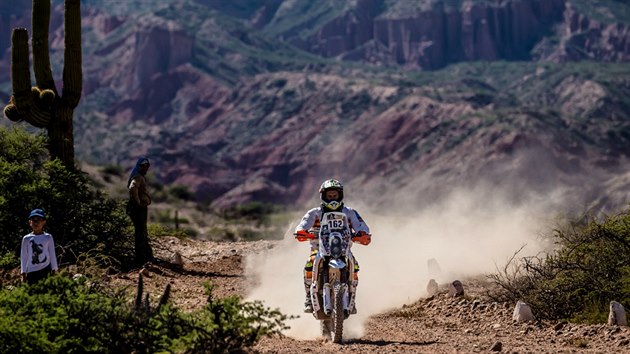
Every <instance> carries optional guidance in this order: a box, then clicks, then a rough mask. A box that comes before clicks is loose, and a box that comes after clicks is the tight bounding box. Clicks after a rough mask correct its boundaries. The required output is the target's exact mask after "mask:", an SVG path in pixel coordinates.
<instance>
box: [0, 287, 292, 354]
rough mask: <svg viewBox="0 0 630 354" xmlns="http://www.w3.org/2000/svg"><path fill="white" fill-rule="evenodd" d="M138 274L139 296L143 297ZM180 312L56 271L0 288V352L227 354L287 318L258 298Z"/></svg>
mask: <svg viewBox="0 0 630 354" xmlns="http://www.w3.org/2000/svg"><path fill="white" fill-rule="evenodd" d="M141 284H142V279H141V278H140V279H139V288H138V293H137V295H138V297H139V298H141V299H148V296H143V295H145V294H143V291H142V285H141ZM208 289H209V296H208V303H207V305H206V306H205V307H203V308H202V309H201V310H198V311H195V312H192V313H184V312H182V311H180V310H178V309H177V308H175V307H173V306H170V305H168V303H167V301H166V300H167V299H168V288H167V290H166V291H165V294H164V295H163V297H162V298H161V299H160V302H159V303H158V304H157V306H150V305H149V304H148V301H144V302H143V301H140V302H136V303H135V305H132V304H131V303H130V302H129V301H128V298H129V296H128V294H126V293H125V292H124V291H120V290H113V289H109V288H106V287H103V286H101V284H100V283H96V282H90V281H88V279H86V278H79V279H77V280H73V279H71V278H68V277H65V276H62V275H61V276H53V277H50V278H48V279H45V280H43V281H41V282H39V283H37V284H34V285H25V284H24V285H22V286H18V287H16V288H13V289H11V290H9V289H1V290H0V352H2V353H36V352H42V353H132V352H134V353H157V352H189V353H228V352H234V351H238V350H243V349H245V348H247V347H249V346H252V345H253V344H255V343H256V342H257V341H258V340H259V339H260V338H262V337H263V336H270V335H274V334H279V333H280V331H281V330H283V329H285V328H286V326H285V325H284V323H283V322H284V320H286V319H287V317H286V316H285V315H282V314H281V313H279V312H278V311H276V310H269V309H267V308H265V307H264V306H263V305H262V304H261V303H259V302H242V301H241V300H240V299H239V298H237V297H230V298H226V299H221V300H215V299H213V298H212V296H211V288H210V287H209V288H208Z"/></svg>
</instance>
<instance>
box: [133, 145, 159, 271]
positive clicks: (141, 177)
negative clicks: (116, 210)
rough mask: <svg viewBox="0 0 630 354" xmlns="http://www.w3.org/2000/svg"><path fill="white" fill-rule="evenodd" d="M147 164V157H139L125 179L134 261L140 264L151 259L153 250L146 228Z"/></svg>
mask: <svg viewBox="0 0 630 354" xmlns="http://www.w3.org/2000/svg"><path fill="white" fill-rule="evenodd" d="M149 166H151V164H150V163H149V159H147V158H146V157H141V158H139V159H138V161H137V162H136V166H135V167H134V168H133V170H132V171H131V174H130V175H129V180H128V181H127V189H129V202H128V204H127V214H129V217H130V218H131V221H132V222H133V227H134V240H135V253H136V262H138V263H140V264H144V263H146V262H149V261H152V260H153V250H152V249H151V245H150V244H149V232H148V230H147V218H148V212H149V210H148V206H149V205H150V204H151V196H150V195H149V191H148V189H147V181H146V179H145V175H146V174H147V171H148V170H149Z"/></svg>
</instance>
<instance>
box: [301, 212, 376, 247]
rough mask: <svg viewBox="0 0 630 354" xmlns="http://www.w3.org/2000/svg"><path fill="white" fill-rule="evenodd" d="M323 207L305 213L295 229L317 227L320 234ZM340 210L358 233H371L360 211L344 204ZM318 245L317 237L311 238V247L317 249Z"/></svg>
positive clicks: (351, 227) (307, 229)
mask: <svg viewBox="0 0 630 354" xmlns="http://www.w3.org/2000/svg"><path fill="white" fill-rule="evenodd" d="M322 212H323V211H322V208H321V207H317V208H313V209H311V210H309V211H307V212H306V214H304V217H302V220H301V221H300V223H299V224H298V226H297V227H296V228H295V231H296V232H297V231H300V230H305V231H311V230H312V229H315V230H316V232H315V235H316V236H317V235H318V232H319V228H320V223H321V220H322ZM338 212H341V213H344V214H345V215H346V217H347V218H348V222H349V224H350V225H349V226H350V229H351V230H352V231H353V232H354V233H357V232H359V231H363V232H365V233H368V234H369V233H370V228H369V227H368V225H367V224H366V223H365V221H363V218H362V217H361V215H359V213H358V212H357V211H356V210H354V209H352V208H350V207H347V206H345V205H344V206H343V208H342V209H341V210H339V211H338ZM317 247H318V240H317V239H313V240H311V249H317Z"/></svg>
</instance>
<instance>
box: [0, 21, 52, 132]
mask: <svg viewBox="0 0 630 354" xmlns="http://www.w3.org/2000/svg"><path fill="white" fill-rule="evenodd" d="M11 83H12V85H13V98H12V99H11V102H10V103H9V105H7V107H5V109H4V112H5V115H6V116H7V118H9V119H11V120H12V121H20V120H25V121H27V122H29V123H30V124H32V125H34V126H36V127H38V128H44V127H46V126H47V125H48V122H50V111H49V110H46V109H42V107H40V106H43V105H45V104H44V102H49V101H50V91H46V92H45V93H44V94H43V93H42V92H41V91H40V90H39V89H37V88H31V72H30V68H29V51H28V32H27V31H26V29H24V28H16V29H14V30H13V35H12V36H11ZM42 97H45V99H44V100H42Z"/></svg>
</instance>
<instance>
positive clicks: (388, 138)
mask: <svg viewBox="0 0 630 354" xmlns="http://www.w3.org/2000/svg"><path fill="white" fill-rule="evenodd" d="M14 3H15V4H16V5H15V6H10V7H8V6H4V5H3V6H0V28H1V30H0V33H2V37H0V53H2V52H4V55H3V56H2V57H0V69H2V70H0V99H2V100H4V101H6V100H7V99H8V97H9V95H10V94H11V88H10V83H9V82H8V80H9V67H10V63H9V55H8V50H9V49H8V41H7V36H6V34H7V33H9V28H11V27H14V26H27V27H29V24H28V23H29V21H28V16H29V10H28V6H27V5H28V4H29V3H30V1H23V0H21V1H18V2H14ZM53 4H56V6H54V15H53V18H52V21H51V50H52V51H53V53H52V58H53V62H54V63H53V66H54V69H55V73H57V75H59V74H60V73H61V69H60V68H61V63H60V60H61V59H60V57H61V53H62V49H63V48H61V46H62V43H63V41H61V40H60V38H62V36H63V29H62V28H61V26H62V22H61V21H60V19H61V16H62V13H61V12H62V7H61V6H60V4H61V2H60V1H53ZM587 4H589V3H587ZM590 4H591V5H593V3H592V2H591V3H590ZM596 5H597V6H596V7H595V9H593V8H591V7H587V6H588V5H585V4H584V2H582V1H578V0H575V1H563V0H546V1H543V0H510V1H502V2H498V3H497V2H494V1H493V2H487V1H480V0H478V1H448V2H447V1H429V0H426V1H403V0H401V1H390V0H358V1H348V2H339V1H330V0H317V1H282V0H257V1H232V2H224V1H214V0H199V1H193V0H187V1H166V2H163V3H160V4H152V5H150V6H151V7H149V5H146V2H142V1H129V2H125V3H120V4H118V3H117V4H116V6H109V5H108V2H107V1H104V0H102V1H99V0H92V1H88V2H86V3H85V4H83V9H82V11H83V14H84V21H83V29H84V32H83V44H84V80H85V83H84V96H83V98H82V101H81V105H80V109H79V110H78V112H77V115H76V116H75V137H76V138H75V141H76V144H77V147H76V150H77V154H78V157H79V158H80V159H82V160H86V161H90V162H92V163H96V164H100V165H106V164H120V165H123V166H124V167H125V168H129V167H130V166H131V165H132V164H133V162H134V161H135V157H136V156H138V155H140V154H147V155H149V156H150V157H151V158H152V159H153V162H154V164H153V165H154V170H155V173H156V174H157V177H158V179H159V180H160V181H161V183H166V184H183V185H187V186H190V188H191V189H192V190H194V191H195V192H196V196H197V198H198V199H199V200H204V201H208V200H210V201H212V202H213V204H214V205H215V206H217V207H222V206H228V205H233V204H236V203H242V202H246V201H250V200H259V201H265V202H270V203H278V204H291V205H293V204H301V203H304V202H305V201H309V200H312V198H313V196H314V193H315V190H316V188H317V186H318V185H319V183H320V182H321V180H322V179H323V178H325V177H329V176H336V177H337V178H341V179H342V180H344V181H345V182H346V183H347V184H348V185H349V186H350V190H351V192H352V193H353V194H354V195H359V194H362V195H363V202H366V203H378V202H383V201H387V200H391V198H395V197H397V199H396V200H401V199H409V200H411V201H414V203H416V202H417V200H418V199H423V200H431V199H432V198H434V197H435V196H439V195H441V194H443V193H444V192H445V191H448V190H451V189H453V188H455V187H458V186H472V185H475V184H477V183H480V181H484V183H489V184H491V185H493V186H495V187H496V186H500V187H504V188H506V189H508V190H510V191H518V192H521V191H523V193H525V194H528V193H532V192H540V193H541V195H545V193H550V192H551V191H554V190H556V189H557V188H560V187H569V188H570V189H569V192H567V193H566V194H567V195H568V196H570V197H572V198H573V199H571V202H572V203H573V205H580V206H582V205H585V203H589V204H590V203H592V204H594V205H598V206H619V205H625V203H626V201H627V200H628V199H629V197H630V196H629V195H628V192H627V191H628V190H629V189H628V188H627V187H628V186H629V185H630V176H629V175H627V174H625V171H627V170H628V168H627V162H626V161H627V158H628V156H627V155H628V151H627V149H626V146H627V145H628V143H629V142H630V123H629V122H630V120H629V119H628V118H629V117H628V112H630V109H629V108H630V107H629V105H630V100H629V94H630V81H629V79H628V78H630V75H628V74H629V70H630V67H628V66H627V64H626V62H627V60H628V54H629V53H628V51H629V50H630V47H629V46H628V45H627V43H628V22H627V21H625V20H626V19H627V18H629V17H627V16H626V17H624V16H623V14H624V13H627V11H628V5H623V4H620V3H619V2H614V1H598V2H597V3H596ZM613 6H617V8H614V7H613ZM619 7H621V10H620V9H619ZM606 9H608V10H609V11H604V10H606ZM595 10H597V11H595ZM613 10H614V12H613ZM622 10H623V11H622ZM624 11H626V12H624ZM613 14H614V15H613ZM594 15H597V16H596V17H591V16H594ZM587 59H588V60H587ZM480 60H481V61H480ZM432 69H440V70H435V71H431V70H432ZM3 124H7V121H6V120H4V122H3ZM575 188H578V189H579V191H580V192H579V193H575V192H574V191H575V190H576V189H575ZM514 195H515V199H518V198H520V195H521V194H520V193H514ZM603 196H607V197H603Z"/></svg>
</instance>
